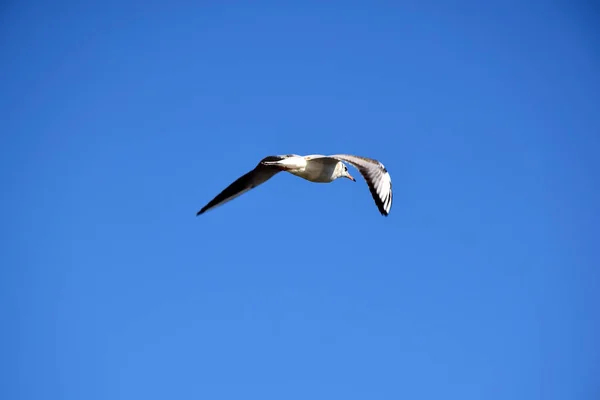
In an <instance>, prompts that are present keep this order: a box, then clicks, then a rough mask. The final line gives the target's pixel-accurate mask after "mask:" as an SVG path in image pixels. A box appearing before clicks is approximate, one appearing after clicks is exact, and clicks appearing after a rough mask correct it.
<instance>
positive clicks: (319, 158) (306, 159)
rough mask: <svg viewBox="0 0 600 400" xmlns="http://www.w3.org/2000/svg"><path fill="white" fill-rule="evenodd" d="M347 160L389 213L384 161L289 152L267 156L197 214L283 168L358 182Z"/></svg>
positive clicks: (315, 178) (314, 177) (317, 178)
mask: <svg viewBox="0 0 600 400" xmlns="http://www.w3.org/2000/svg"><path fill="white" fill-rule="evenodd" d="M343 161H346V162H348V163H350V164H352V165H353V166H354V167H356V168H357V169H358V170H359V172H360V173H361V175H362V176H363V177H364V178H365V180H366V182H367V185H368V186H369V190H370V191H371V195H372V196H373V199H374V200H375V204H376V205H377V208H378V209H379V212H380V213H381V214H382V215H385V216H387V215H388V214H389V212H390V209H391V207H392V180H391V178H390V174H389V173H388V172H387V170H386V168H385V167H384V166H383V164H381V163H380V162H379V161H377V160H373V159H371V158H366V157H359V156H352V155H347V154H337V155H333V156H324V155H320V154H313V155H309V156H299V155H297V154H287V155H283V156H268V157H265V158H263V159H262V160H261V161H260V162H259V163H258V165H257V166H256V167H255V168H254V169H253V170H252V171H250V172H248V173H246V174H245V175H243V176H241V177H240V178H238V179H237V180H236V181H235V182H233V183H232V184H231V185H229V186H228V187H227V188H225V189H224V190H223V191H222V192H221V193H219V194H218V195H217V196H216V197H215V198H214V199H213V200H211V201H210V202H209V203H208V204H207V205H206V206H204V207H203V208H202V209H201V210H200V211H198V213H197V214H196V215H200V214H203V213H204V212H206V211H208V210H209V209H211V208H215V207H218V206H220V205H222V204H225V203H226V202H228V201H231V200H233V199H234V198H236V197H238V196H240V195H241V194H243V193H245V192H247V191H248V190H250V189H252V188H255V187H256V186H258V185H261V184H263V183H264V182H266V181H267V180H269V179H270V178H272V177H273V176H275V174H277V173H278V172H281V171H285V172H289V173H291V174H293V175H296V176H298V177H300V178H303V179H306V180H308V181H310V182H316V183H329V182H333V181H334V180H336V179H338V178H348V179H350V180H352V181H356V179H354V178H353V177H352V176H351V175H350V173H349V172H348V168H347V167H346V164H344V163H343Z"/></svg>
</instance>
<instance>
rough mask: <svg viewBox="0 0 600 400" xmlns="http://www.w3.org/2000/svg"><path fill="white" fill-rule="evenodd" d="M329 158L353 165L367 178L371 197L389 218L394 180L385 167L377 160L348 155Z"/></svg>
mask: <svg viewBox="0 0 600 400" xmlns="http://www.w3.org/2000/svg"><path fill="white" fill-rule="evenodd" d="M329 157H333V158H336V159H338V160H340V161H346V162H347V163H349V164H351V165H353V166H354V167H355V168H356V169H358V171H359V172H360V174H361V175H362V176H363V178H365V181H366V182H367V185H368V186H369V190H370V191H371V196H373V200H375V204H376V205H377V208H378V209H379V212H380V213H381V214H382V215H385V216H387V215H388V214H389V213H390V209H391V208H392V178H391V177H390V174H389V173H388V171H387V169H385V167H384V165H383V164H382V163H380V162H379V161H377V160H373V159H372V158H367V157H359V156H352V155H348V154H335V155H332V156H329Z"/></svg>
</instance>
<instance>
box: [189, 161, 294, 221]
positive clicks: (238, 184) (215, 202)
mask: <svg viewBox="0 0 600 400" xmlns="http://www.w3.org/2000/svg"><path fill="white" fill-rule="evenodd" d="M283 158H284V157H280V156H268V157H265V158H263V159H262V160H261V161H260V162H259V163H258V165H257V166H256V167H255V168H254V169H253V170H252V171H250V172H248V173H247V174H245V175H243V176H241V177H239V178H238V179H236V180H235V182H233V183H232V184H231V185H229V186H227V187H226V188H225V189H224V190H223V191H222V192H221V193H219V194H218V195H217V196H216V197H215V198H214V199H212V200H211V201H210V202H209V203H208V204H207V205H205V206H204V207H202V209H201V210H200V211H198V212H197V213H196V216H198V215H200V214H204V213H205V212H206V211H208V210H210V209H212V208H215V207H218V206H221V205H223V204H225V203H227V202H228V201H231V200H233V199H235V198H236V197H238V196H241V195H242V194H244V193H246V192H247V191H249V190H250V189H253V188H255V187H257V186H258V185H261V184H263V183H265V182H266V181H268V180H269V179H271V178H272V177H273V176H275V174H277V173H278V172H279V171H280V169H279V168H277V167H274V166H269V165H263V162H264V161H279V160H281V159H283Z"/></svg>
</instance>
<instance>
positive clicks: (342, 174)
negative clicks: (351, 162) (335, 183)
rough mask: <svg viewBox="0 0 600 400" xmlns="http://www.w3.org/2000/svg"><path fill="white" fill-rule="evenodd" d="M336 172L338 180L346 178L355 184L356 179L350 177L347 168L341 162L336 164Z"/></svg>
mask: <svg viewBox="0 0 600 400" xmlns="http://www.w3.org/2000/svg"><path fill="white" fill-rule="evenodd" d="M336 170H337V177H338V178H348V179H350V180H351V181H353V182H356V179H354V178H353V177H352V175H350V173H349V172H348V167H347V166H346V164H344V163H343V162H341V161H340V162H338V164H337V165H336Z"/></svg>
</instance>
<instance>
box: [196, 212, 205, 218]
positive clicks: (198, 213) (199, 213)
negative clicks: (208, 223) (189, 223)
mask: <svg viewBox="0 0 600 400" xmlns="http://www.w3.org/2000/svg"><path fill="white" fill-rule="evenodd" d="M201 214H204V210H200V211H198V212H197V213H196V217H197V216H198V215H201Z"/></svg>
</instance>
